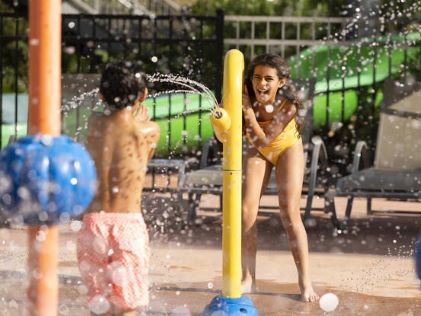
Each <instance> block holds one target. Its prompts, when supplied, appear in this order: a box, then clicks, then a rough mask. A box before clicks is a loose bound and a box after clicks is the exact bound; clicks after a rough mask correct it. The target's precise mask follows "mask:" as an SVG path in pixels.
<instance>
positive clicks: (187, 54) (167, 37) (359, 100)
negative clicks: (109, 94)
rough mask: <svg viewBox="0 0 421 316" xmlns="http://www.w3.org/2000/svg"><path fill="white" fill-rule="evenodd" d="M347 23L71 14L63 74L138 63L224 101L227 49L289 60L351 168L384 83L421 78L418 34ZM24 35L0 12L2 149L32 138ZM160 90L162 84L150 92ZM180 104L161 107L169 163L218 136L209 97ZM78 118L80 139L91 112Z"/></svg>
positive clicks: (320, 128)
mask: <svg viewBox="0 0 421 316" xmlns="http://www.w3.org/2000/svg"><path fill="white" fill-rule="evenodd" d="M347 25H348V21H347V20H345V19H342V18H314V17H301V18H300V17H298V18H297V17H255V16H253V17H247V16H226V17H224V16H223V13H222V12H219V13H218V14H217V15H216V16H206V17H205V16H133V15H119V16H116V15H64V16H63V25H62V30H63V53H62V62H63V67H62V69H63V73H64V75H65V76H66V75H77V74H97V73H99V72H100V70H101V68H102V67H103V65H104V64H105V63H106V62H108V61H112V60H117V59H125V60H140V61H142V62H143V63H144V64H143V66H144V69H145V71H146V72H147V73H150V74H151V73H154V72H163V73H173V74H179V75H181V76H185V77H187V78H190V79H193V80H197V81H199V82H201V83H203V84H204V85H205V86H207V87H208V88H210V89H211V90H212V91H214V92H215V94H216V96H217V99H218V100H220V93H221V83H222V60H223V55H224V52H225V51H226V50H228V49H230V48H238V49H240V50H241V51H242V52H243V53H244V55H245V57H246V63H247V62H248V61H249V60H250V59H251V58H252V57H254V56H255V55H257V54H260V53H262V52H274V53H278V54H280V55H281V56H283V57H284V58H285V59H286V60H287V61H288V62H289V64H290V66H291V69H292V77H293V78H297V79H300V80H301V81H302V80H305V79H315V81H316V97H315V102H314V109H313V110H314V126H315V127H316V130H315V132H316V133H319V134H320V135H322V136H323V138H324V139H325V141H326V142H327V143H328V147H330V149H329V152H330V153H333V156H332V157H334V158H332V159H333V160H335V159H336V160H335V161H336V162H337V163H338V164H342V165H346V163H347V159H348V157H350V151H351V150H352V147H353V144H354V143H355V141H356V140H357V139H364V140H366V141H368V142H369V143H371V144H374V143H375V139H376V131H377V128H376V125H377V121H378V108H379V105H380V102H381V99H382V82H383V81H384V79H385V78H387V77H390V76H392V77H397V76H403V77H406V78H407V80H419V79H420V72H421V71H420V69H421V65H420V56H421V54H420V43H421V40H420V32H419V28H412V29H411V28H410V27H407V28H406V31H405V32H401V33H397V32H395V33H392V32H389V30H388V29H387V28H385V29H384V34H383V35H382V36H379V37H377V38H364V39H360V40H359V39H354V40H348V39H347V36H346V28H347ZM344 30H345V32H344ZM26 32H27V21H26V18H25V17H23V16H18V15H13V14H0V71H1V74H2V80H0V91H1V93H2V97H1V98H0V108H1V111H0V119H1V121H2V128H1V129H0V141H1V145H4V144H5V143H6V142H7V138H8V136H9V135H15V136H19V135H22V134H24V133H25V132H26V127H25V121H26V103H27V99H26V98H27V97H26V88H27V82H26V81H27V79H26V78H27V75H26V73H27V45H28V44H27V35H26ZM87 86H89V84H87ZM162 90H165V87H164V88H163V87H162V86H160V85H159V84H157V85H156V86H155V87H153V88H152V93H153V92H154V91H162ZM81 92H83V91H81ZM182 98H183V99H182V100H181V101H180V100H176V96H173V95H169V96H167V97H166V99H165V106H164V108H165V111H164V112H166V113H164V114H165V115H164V114H162V115H161V114H159V115H158V112H159V111H158V110H159V109H160V108H161V110H160V111H161V112H162V108H163V107H160V106H159V104H158V103H159V102H158V101H157V103H155V104H154V106H153V109H154V110H153V114H154V118H155V119H159V120H160V121H161V124H162V130H163V135H164V137H163V138H162V141H163V142H164V145H163V146H161V147H163V148H165V150H164V151H163V152H161V153H160V155H161V156H168V155H170V154H174V153H182V152H183V150H186V151H190V150H193V151H194V150H197V149H199V148H200V145H201V144H202V142H203V141H204V140H205V138H207V137H209V136H210V135H209V134H207V133H209V131H208V129H207V128H204V126H203V125H202V123H203V121H204V120H202V118H203V114H204V111H205V110H206V107H202V105H203V99H201V98H199V100H198V101H191V100H190V99H189V98H188V97H185V96H183V97H182ZM180 102H181V103H180ZM189 102H198V103H199V106H198V111H196V112H195V114H194V115H196V116H191V115H190V113H188V103H189ZM180 104H181V105H180ZM180 107H181V108H180ZM186 109H187V111H186ZM74 112H75V113H73V114H72V115H74V116H75V119H74V122H75V124H74V126H73V128H74V130H73V132H76V133H77V130H78V129H80V128H81V126H82V124H83V122H84V121H86V120H85V119H84V117H83V115H85V114H86V113H83V112H81V111H80V110H76V111H74ZM174 116H175V117H176V118H177V119H172V120H170V118H171V117H173V118H174ZM210 133H211V132H210ZM180 150H181V151H180ZM335 157H336V158H335Z"/></svg>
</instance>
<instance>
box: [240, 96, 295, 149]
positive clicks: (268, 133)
mask: <svg viewBox="0 0 421 316" xmlns="http://www.w3.org/2000/svg"><path fill="white" fill-rule="evenodd" d="M243 111H244V118H245V123H246V134H247V136H248V139H249V140H250V141H251V142H252V143H253V144H254V145H255V146H256V147H263V146H266V145H268V144H269V143H270V142H271V141H272V140H274V139H275V138H276V137H277V136H278V135H279V134H280V133H281V132H282V131H283V130H284V129H285V127H286V126H287V125H288V123H289V122H290V121H291V120H292V119H293V118H294V116H295V115H296V112H297V108H296V106H295V105H294V104H292V103H290V102H288V103H286V104H285V105H284V106H283V107H282V109H281V110H280V111H279V112H278V113H276V114H275V116H274V117H273V118H272V121H271V123H270V124H269V125H268V126H266V127H264V128H262V127H260V126H259V124H258V122H257V119H256V115H255V113H254V111H253V109H252V108H251V107H250V108H246V109H243Z"/></svg>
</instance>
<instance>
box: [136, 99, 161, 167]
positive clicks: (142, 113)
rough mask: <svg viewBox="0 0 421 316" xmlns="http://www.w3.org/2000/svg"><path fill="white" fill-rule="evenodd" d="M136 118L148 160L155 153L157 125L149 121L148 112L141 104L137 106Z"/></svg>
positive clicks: (158, 131)
mask: <svg viewBox="0 0 421 316" xmlns="http://www.w3.org/2000/svg"><path fill="white" fill-rule="evenodd" d="M136 120H137V122H138V123H139V124H140V133H141V134H142V139H145V140H146V143H147V148H148V160H150V159H151V158H152V157H153V155H154V153H155V149H156V145H157V143H158V140H159V135H160V130H159V125H158V124H157V123H155V122H152V121H151V119H150V117H149V114H148V109H147V108H146V107H145V106H143V105H141V106H140V107H139V110H138V113H137V115H136Z"/></svg>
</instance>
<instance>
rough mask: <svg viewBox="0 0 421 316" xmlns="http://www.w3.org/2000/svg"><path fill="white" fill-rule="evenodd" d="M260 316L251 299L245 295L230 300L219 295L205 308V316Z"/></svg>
mask: <svg viewBox="0 0 421 316" xmlns="http://www.w3.org/2000/svg"><path fill="white" fill-rule="evenodd" d="M226 315H227V316H228V315H235V316H246V315H247V316H258V315H259V313H258V312H257V309H256V308H255V307H254V305H253V302H252V301H251V299H250V298H248V297H247V296H245V295H243V296H241V297H238V298H229V297H225V296H222V295H219V296H217V297H215V298H213V299H212V301H211V302H210V303H209V305H207V306H206V307H205V310H204V312H203V316H226Z"/></svg>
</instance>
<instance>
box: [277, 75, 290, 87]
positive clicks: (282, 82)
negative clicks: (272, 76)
mask: <svg viewBox="0 0 421 316" xmlns="http://www.w3.org/2000/svg"><path fill="white" fill-rule="evenodd" d="M287 80H288V78H286V77H284V78H281V79H279V86H278V88H282V87H283V86H284V85H285V84H286V83H287Z"/></svg>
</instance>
